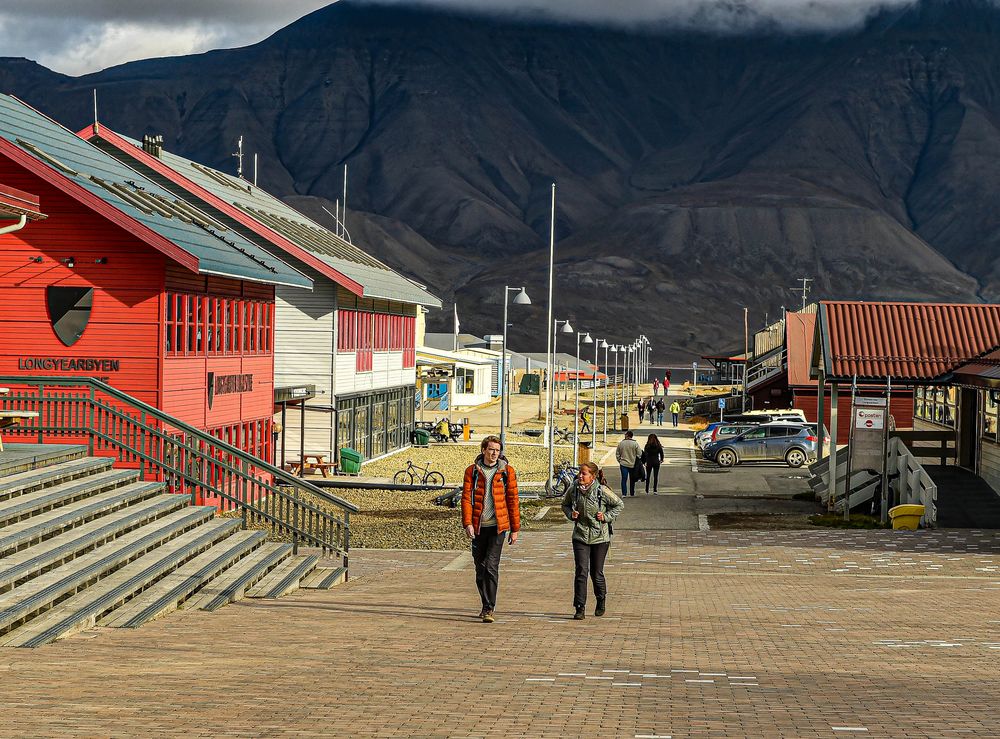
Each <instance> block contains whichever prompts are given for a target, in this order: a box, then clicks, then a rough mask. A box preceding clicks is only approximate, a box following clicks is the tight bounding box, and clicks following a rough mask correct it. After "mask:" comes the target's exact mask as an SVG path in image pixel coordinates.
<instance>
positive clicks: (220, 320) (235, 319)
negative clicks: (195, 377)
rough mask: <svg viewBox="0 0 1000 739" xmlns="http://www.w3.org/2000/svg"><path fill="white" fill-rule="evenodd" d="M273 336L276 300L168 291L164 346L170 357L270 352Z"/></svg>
mask: <svg viewBox="0 0 1000 739" xmlns="http://www.w3.org/2000/svg"><path fill="white" fill-rule="evenodd" d="M273 336H274V305H273V304H272V303H266V302H263V301H259V300H235V299H229V298H216V297H212V296H208V295H183V294H176V293H167V296H166V311H165V315H164V349H165V351H166V354H167V355H168V356H218V355H222V354H233V353H243V354H266V353H270V352H271V351H272V349H273V345H274V339H273Z"/></svg>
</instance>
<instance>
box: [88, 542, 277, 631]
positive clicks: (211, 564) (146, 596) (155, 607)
mask: <svg viewBox="0 0 1000 739" xmlns="http://www.w3.org/2000/svg"><path fill="white" fill-rule="evenodd" d="M265 538H266V537H265V535H264V532H262V531H240V532H237V533H235V534H233V535H232V536H230V537H229V538H227V539H225V540H223V541H222V542H220V543H219V544H217V545H216V546H213V547H212V548H210V549H209V550H208V551H207V552H205V553H204V554H201V555H199V556H197V557H195V558H194V559H193V560H191V561H190V562H188V563H187V564H186V565H184V566H183V567H180V568H178V569H177V570H176V571H174V572H173V573H172V574H170V575H168V576H167V577H165V578H163V579H162V580H160V581H159V582H157V583H156V585H154V586H153V587H151V588H149V589H148V590H146V591H145V592H143V593H142V595H139V596H137V597H135V598H133V599H132V600H130V601H129V602H128V603H126V604H125V605H123V606H122V607H120V608H118V609H116V610H114V611H112V612H111V613H110V614H109V615H107V616H105V617H104V618H102V619H101V620H100V621H99V623H100V625H101V626H110V627H114V628H124V629H135V628H138V627H139V626H142V625H143V624H144V623H147V622H148V621H152V620H153V619H154V618H158V617H159V616H162V615H164V614H166V613H169V612H170V611H174V610H176V609H177V608H178V606H180V604H181V603H183V602H184V600H186V599H187V598H188V597H189V596H190V595H191V594H192V593H194V592H195V591H196V590H198V589H199V588H201V587H202V586H204V585H205V584H206V583H208V582H209V581H211V580H212V579H213V578H214V577H216V576H218V575H219V573H220V572H223V571H225V570H226V569H228V568H230V567H232V566H233V564H235V563H236V562H237V561H239V560H240V559H242V558H243V557H245V556H247V555H248V554H249V553H250V552H252V551H254V550H255V549H257V548H258V547H260V546H261V545H262V544H263V543H264V540H265Z"/></svg>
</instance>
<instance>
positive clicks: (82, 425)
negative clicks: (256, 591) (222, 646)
mask: <svg viewBox="0 0 1000 739" xmlns="http://www.w3.org/2000/svg"><path fill="white" fill-rule="evenodd" d="M0 385H4V386H7V387H9V388H10V393H9V394H7V395H5V396H3V397H2V398H0V405H2V407H3V408H4V409H5V410H24V411H34V412H36V413H37V414H38V417H37V418H35V419H32V420H31V421H30V422H28V423H25V424H24V425H22V426H15V427H11V428H8V429H6V430H5V432H4V433H5V434H7V435H8V436H14V437H17V438H24V439H25V440H28V441H37V442H38V443H39V444H42V443H46V442H54V443H67V444H86V445H87V447H88V450H89V453H90V454H91V455H97V456H114V457H115V458H116V460H117V465H118V466H120V467H130V468H134V469H137V470H138V471H139V475H140V478H141V479H146V480H163V481H164V482H165V483H166V484H167V485H168V487H169V489H170V490H171V491H172V492H175V493H181V494H186V495H190V496H191V501H192V503H194V504H199V503H212V504H215V505H217V506H218V507H219V508H220V509H221V510H223V511H239V512H240V513H241V514H242V517H243V525H244V527H255V528H265V529H268V530H270V531H271V532H272V534H273V535H276V536H279V537H282V538H287V539H290V540H291V542H292V545H293V547H295V549H296V550H297V549H298V546H299V545H300V544H303V545H305V546H312V547H318V548H320V549H322V550H323V551H324V552H329V553H333V554H336V555H340V556H342V557H343V562H344V567H347V564H348V552H349V550H350V531H351V529H350V515H351V513H352V512H357V510H358V508H357V507H356V506H355V505H353V504H352V503H350V502H348V501H346V500H344V499H343V498H339V497H337V496H336V495H332V494H331V493H329V492H327V491H325V490H322V489H321V488H319V487H316V486H315V485H312V484H311V483H308V482H306V481H304V480H301V479H299V478H297V477H295V476H293V475H291V474H289V473H288V472H285V471H284V470H281V469H279V468H278V467H275V466H274V465H272V464H270V463H268V462H266V461H264V460H261V459H258V458H257V457H254V456H253V455H251V454H248V453H247V452H244V451H242V450H241V449H238V448H237V447H235V446H232V445H231V444H227V443H226V442H224V441H220V440H219V439H216V438H215V437H214V436H211V435H210V434H208V433H206V432H205V431H201V430H199V429H196V428H194V427H193V426H190V425H188V424H186V423H184V422H183V421H180V420H178V419H176V418H173V417H171V416H169V415H168V414H166V413H164V412H163V411H161V410H159V409H157V408H154V407H153V406H151V405H148V404H146V403H143V402H142V401H140V400H138V399H136V398H133V397H131V396H130V395H127V394H125V393H123V392H121V391H120V390H116V389H115V388H113V387H111V386H110V385H106V384H105V383H103V382H100V381H98V380H94V379H90V378H70V377H0ZM320 501H322V502H324V503H325V504H327V505H328V506H329V509H327V508H325V507H321V506H320V505H319V502H320Z"/></svg>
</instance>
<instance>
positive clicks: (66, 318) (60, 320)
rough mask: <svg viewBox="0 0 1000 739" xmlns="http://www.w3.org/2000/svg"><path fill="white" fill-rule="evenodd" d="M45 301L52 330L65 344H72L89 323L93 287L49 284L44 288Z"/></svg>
mask: <svg viewBox="0 0 1000 739" xmlns="http://www.w3.org/2000/svg"><path fill="white" fill-rule="evenodd" d="M45 303H46V307H47V308H48V310H49V321H51V322H52V330H53V331H55V333H56V336H58V337H59V341H61V342H62V343H63V344H65V345H66V346H73V344H75V343H76V342H77V341H79V340H80V337H81V336H83V332H84V331H85V330H86V329H87V324H88V323H90V313H91V308H93V306H94V288H92V287H65V286H61V285H50V286H49V287H47V288H45Z"/></svg>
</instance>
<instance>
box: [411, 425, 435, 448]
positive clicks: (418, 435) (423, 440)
mask: <svg viewBox="0 0 1000 739" xmlns="http://www.w3.org/2000/svg"><path fill="white" fill-rule="evenodd" d="M430 443H431V432H430V431H428V430H427V429H413V444H414V446H428V445H429V444H430Z"/></svg>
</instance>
